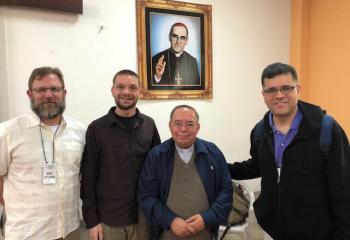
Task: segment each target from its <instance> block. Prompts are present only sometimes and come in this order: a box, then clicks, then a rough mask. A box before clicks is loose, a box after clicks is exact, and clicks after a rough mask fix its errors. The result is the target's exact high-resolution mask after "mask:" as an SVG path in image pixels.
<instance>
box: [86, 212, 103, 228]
mask: <svg viewBox="0 0 350 240" xmlns="http://www.w3.org/2000/svg"><path fill="white" fill-rule="evenodd" d="M84 221H85V223H86V228H89V229H90V228H93V227H95V226H96V225H97V224H99V223H101V221H100V218H99V217H98V215H97V213H91V214H89V215H88V216H86V215H85V216H84Z"/></svg>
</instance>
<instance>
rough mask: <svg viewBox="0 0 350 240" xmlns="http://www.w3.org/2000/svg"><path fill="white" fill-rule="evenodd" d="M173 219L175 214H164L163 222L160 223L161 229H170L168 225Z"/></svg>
mask: <svg viewBox="0 0 350 240" xmlns="http://www.w3.org/2000/svg"><path fill="white" fill-rule="evenodd" d="M175 218H176V216H175V214H173V213H172V212H170V211H169V212H168V213H167V214H166V216H165V219H164V221H163V222H162V223H161V226H162V228H163V229H170V225H171V223H172V222H173V221H174V219H175Z"/></svg>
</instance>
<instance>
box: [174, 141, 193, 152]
mask: <svg viewBox="0 0 350 240" xmlns="http://www.w3.org/2000/svg"><path fill="white" fill-rule="evenodd" d="M175 147H176V150H177V152H178V153H179V154H180V153H184V154H187V153H189V152H192V151H193V149H194V144H192V146H191V147H189V148H180V147H179V146H178V145H177V144H176V143H175Z"/></svg>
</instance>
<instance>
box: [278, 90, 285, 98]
mask: <svg viewBox="0 0 350 240" xmlns="http://www.w3.org/2000/svg"><path fill="white" fill-rule="evenodd" d="M284 97H285V95H284V94H283V93H282V91H281V89H278V90H277V93H276V98H284Z"/></svg>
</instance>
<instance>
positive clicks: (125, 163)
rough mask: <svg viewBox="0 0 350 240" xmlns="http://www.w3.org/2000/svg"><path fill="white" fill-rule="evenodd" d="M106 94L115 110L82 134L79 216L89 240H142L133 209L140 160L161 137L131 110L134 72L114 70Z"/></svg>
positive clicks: (141, 224)
mask: <svg viewBox="0 0 350 240" xmlns="http://www.w3.org/2000/svg"><path fill="white" fill-rule="evenodd" d="M111 92H112V95H113V97H114V100H115V103H116V106H115V107H112V108H111V109H110V110H109V112H108V113H107V114H106V115H105V116H103V117H101V118H99V119H97V120H95V121H93V122H92V123H91V124H90V125H89V127H88V130H87V132H86V145H85V149H84V154H83V160H82V166H81V198H82V200H83V217H84V220H85V222H86V226H87V228H89V239H90V240H112V239H113V240H114V239H123V240H127V239H128V240H140V239H145V240H147V239H148V238H149V228H148V227H147V224H146V219H145V218H144V217H143V215H142V214H141V211H140V212H139V211H138V204H137V199H136V189H137V183H138V177H139V173H140V171H141V169H142V166H143V162H144V159H145V157H146V155H147V153H148V151H149V150H150V149H151V148H152V147H153V146H155V145H157V144H159V143H160V138H159V134H158V131H157V127H156V125H155V123H154V121H153V119H152V118H150V117H148V116H146V115H144V114H142V113H140V111H139V110H138V109H137V108H136V103H137V100H138V97H139V95H140V89H139V83H138V76H137V74H136V73H135V72H133V71H130V70H122V71H119V72H118V73H117V74H116V75H115V76H114V78H113V86H112V88H111ZM139 213H140V215H139Z"/></svg>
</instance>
